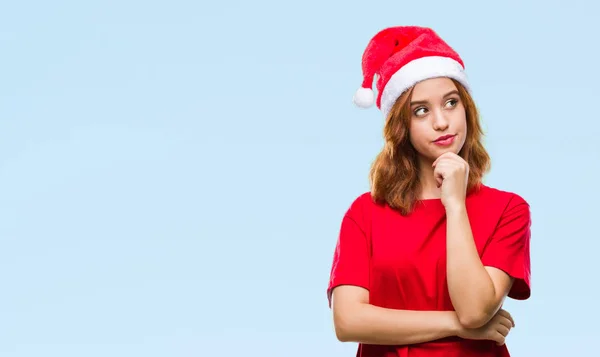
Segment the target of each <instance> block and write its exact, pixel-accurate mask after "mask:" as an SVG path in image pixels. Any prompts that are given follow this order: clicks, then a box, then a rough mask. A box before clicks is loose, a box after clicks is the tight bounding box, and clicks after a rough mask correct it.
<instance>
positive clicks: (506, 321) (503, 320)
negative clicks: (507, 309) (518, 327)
mask: <svg viewBox="0 0 600 357" xmlns="http://www.w3.org/2000/svg"><path fill="white" fill-rule="evenodd" d="M496 322H497V323H498V324H499V325H502V326H504V327H506V328H509V329H511V328H513V323H512V322H511V321H510V320H509V319H507V318H506V317H504V316H498V319H497V320H496Z"/></svg>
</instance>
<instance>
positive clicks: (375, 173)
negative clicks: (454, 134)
mask: <svg viewBox="0 0 600 357" xmlns="http://www.w3.org/2000/svg"><path fill="white" fill-rule="evenodd" d="M452 81H453V82H454V84H455V85H456V88H457V89H458V93H459V96H460V98H461V100H462V102H463V104H464V107H465V112H466V118H467V138H466V140H465V144H464V145H463V147H462V149H461V151H460V152H459V153H458V154H459V155H460V156H461V157H462V158H463V159H464V160H465V161H466V162H467V163H468V164H469V181H468V185H467V190H468V191H471V190H473V189H474V188H477V187H479V185H480V184H481V180H482V178H483V176H484V175H485V174H486V173H487V172H488V171H489V169H490V157H489V155H488V153H487V151H486V150H485V148H484V146H483V143H482V142H481V139H482V137H483V130H482V129H481V124H480V123H479V112H478V110H477V107H476V106H475V102H474V101H473V98H472V97H471V95H469V93H468V92H467V90H466V89H465V88H464V87H463V86H462V85H461V84H460V83H459V82H457V81H455V80H452ZM411 97H412V88H411V89H409V90H407V91H406V92H405V93H404V94H402V95H401V96H400V98H398V100H397V101H396V103H395V104H394V106H393V107H392V109H391V110H390V114H389V115H388V117H387V118H386V123H385V126H384V129H383V136H384V140H385V144H384V147H383V150H382V151H381V152H380V153H379V154H378V155H377V157H376V158H375V161H374V162H373V164H372V166H371V171H370V174H369V180H370V183H371V196H372V198H373V199H374V200H375V201H377V202H384V203H387V204H388V205H389V206H390V207H391V208H393V209H396V210H398V211H400V212H401V214H403V215H407V214H409V213H410V212H411V211H412V209H413V207H414V205H415V202H416V201H417V200H418V198H419V197H418V195H419V193H420V189H421V183H420V180H419V163H418V155H417V151H416V150H415V148H414V147H413V146H412V144H411V143H410V139H409V126H410V122H411V111H410V100H411Z"/></svg>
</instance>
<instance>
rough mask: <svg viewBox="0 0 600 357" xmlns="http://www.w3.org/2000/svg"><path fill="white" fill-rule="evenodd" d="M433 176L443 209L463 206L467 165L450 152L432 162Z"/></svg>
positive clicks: (465, 192)
mask: <svg viewBox="0 0 600 357" xmlns="http://www.w3.org/2000/svg"><path fill="white" fill-rule="evenodd" d="M433 175H434V177H435V180H436V182H437V186H438V187H440V186H441V188H442V203H443V204H444V207H446V209H448V208H449V207H456V205H458V206H460V205H464V204H465V198H466V194H467V184H468V182H469V164H468V163H467V162H466V161H465V160H464V159H463V158H462V157H460V156H458V155H456V154H455V153H452V152H447V153H444V154H442V155H440V156H439V157H438V158H437V159H436V160H435V161H434V162H433Z"/></svg>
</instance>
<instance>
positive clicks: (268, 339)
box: [0, 0, 600, 357]
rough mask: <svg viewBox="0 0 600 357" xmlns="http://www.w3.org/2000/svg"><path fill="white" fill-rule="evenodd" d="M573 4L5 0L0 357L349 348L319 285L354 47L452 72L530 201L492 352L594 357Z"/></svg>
mask: <svg viewBox="0 0 600 357" xmlns="http://www.w3.org/2000/svg"><path fill="white" fill-rule="evenodd" d="M599 11H600V8H599V7H598V3H597V2H594V1H591V0H589V1H578V0H571V1H551V0H544V1H493V2H475V1H450V2H448V1H411V2H405V1H402V2H401V1H360V2H359V1H344V2H342V1H337V2H336V1H324V2H320V1H315V0H305V1H300V2H286V1H261V0H258V1H222V2H217V1H211V2H207V1H204V0H201V1H191V0H188V1H184V0H171V1H131V0H119V1H116V0H112V1H111V0H103V1H75V0H72V1H66V0H58V1H39V0H38V1H10V2H9V1H3V2H2V3H1V4H0V46H1V47H0V48H1V49H2V50H1V52H2V54H1V55H0V287H1V288H0V289H1V293H0V356H3V357H41V356H43V357H55V356H56V357H80V356H85V357H96V356H98V357H100V356H101V357H105V356H112V357H119V356H128V357H130V356H145V357H154V356H169V357H183V356H241V355H244V356H261V357H262V356H265V357H266V356H288V357H300V356H353V355H354V353H355V349H356V345H355V344H352V343H345V344H344V343H340V342H338V341H337V340H336V338H335V335H334V333H333V327H332V322H331V312H330V310H329V308H328V306H327V300H326V294H325V289H326V286H327V281H328V278H329V269H330V266H331V259H332V254H333V249H334V245H335V241H336V239H337V233H338V229H339V225H340V222H341V217H342V215H343V213H344V212H345V210H346V209H347V207H348V205H349V204H350V203H351V202H352V200H354V198H355V197H357V196H358V195H359V194H361V193H362V192H365V191H367V190H368V180H367V174H368V170H369V166H370V164H371V162H372V160H373V159H374V158H375V156H376V155H377V153H378V152H379V150H380V149H381V148H382V145H383V141H382V125H383V118H382V117H381V115H380V112H379V111H378V110H376V109H375V108H371V109H368V110H362V109H359V108H356V107H355V106H354V105H353V104H352V101H351V99H352V95H353V94H354V91H355V90H356V89H357V88H358V87H359V86H360V84H361V80H362V77H361V71H360V59H361V56H362V52H363V50H364V48H365V46H366V44H367V42H368V40H369V39H370V38H371V37H372V36H373V35H374V34H375V33H376V32H377V31H379V30H380V29H382V28H384V27H387V26H396V25H421V26H431V27H433V28H434V29H435V30H436V31H437V32H438V33H439V34H440V35H441V36H442V37H443V38H444V39H445V40H446V41H447V42H448V43H449V44H450V45H451V46H453V47H454V48H455V49H456V50H457V51H458V52H459V53H460V54H461V56H462V57H463V59H464V60H465V63H466V66H467V71H468V74H469V78H470V80H471V83H472V87H473V90H474V97H475V100H476V101H477V104H478V106H479V108H480V110H481V113H482V120H483V124H484V129H485V132H486V137H485V145H486V147H487V149H488V150H489V152H490V154H491V156H492V159H493V161H492V167H493V168H492V171H491V173H490V174H489V175H488V176H487V177H486V181H485V183H486V184H488V185H490V186H493V187H497V188H500V189H503V190H509V191H513V192H516V193H518V194H520V195H522V196H523V197H524V198H525V199H526V200H527V201H528V202H529V203H530V205H531V211H532V215H533V226H532V234H533V237H532V239H533V240H532V264H533V268H532V269H533V270H532V273H533V295H532V297H531V299H530V300H528V301H525V302H516V301H508V302H507V303H506V307H507V309H508V310H509V311H510V312H512V314H513V315H514V317H515V320H516V324H517V326H516V327H515V329H513V330H512V332H511V334H510V336H509V338H508V342H507V343H508V346H509V349H510V350H511V352H512V354H513V356H548V357H550V356H564V355H567V354H568V355H573V356H595V355H596V353H597V351H594V350H593V349H592V348H593V347H595V346H596V345H597V321H598V318H599V317H600V316H599V313H598V311H597V309H596V306H597V301H598V285H597V284H598V278H597V273H598V250H599V248H600V243H599V240H598V239H599V237H598V233H597V232H598V230H597V225H598V222H599V220H598V212H599V210H598V201H599V200H600V194H599V190H598V179H599V174H598V172H599V171H598V165H599V164H600V148H599V147H598V145H599V144H598V135H600V116H599V114H598V113H599V107H598V103H599V102H598V85H599V82H600V73H599V67H598V57H599V56H598V55H599V53H598V46H597V43H598V42H597V41H598V39H597V35H598V33H600V22H599V21H598V13H599Z"/></svg>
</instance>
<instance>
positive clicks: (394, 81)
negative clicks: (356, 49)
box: [354, 26, 469, 118]
mask: <svg viewBox="0 0 600 357" xmlns="http://www.w3.org/2000/svg"><path fill="white" fill-rule="evenodd" d="M362 71H363V77H364V79H363V83H362V86H361V88H359V89H358V90H357V91H356V94H355V95H354V103H355V104H356V105H357V106H359V107H363V108H368V107H370V106H372V105H373V102H374V93H373V89H372V87H373V80H374V77H375V75H377V84H376V85H377V92H378V93H377V107H378V108H379V109H380V110H381V111H382V112H383V115H384V117H386V118H387V116H388V114H389V112H390V110H391V109H392V106H393V105H394V103H395V102H396V100H398V98H399V97H400V95H402V93H404V92H405V91H406V90H407V89H409V88H411V87H412V86H414V85H415V84H417V83H418V82H420V81H423V80H426V79H430V78H436V77H449V78H453V79H455V80H457V81H458V82H459V83H461V84H462V85H463V86H465V88H466V89H467V90H469V83H468V81H467V76H466V73H465V67H464V63H463V61H462V59H461V58H460V56H459V55H458V53H456V52H455V51H454V50H453V49H452V48H451V47H450V46H449V45H448V44H447V43H446V42H444V40H442V39H441V38H440V37H439V36H438V35H437V34H436V33H435V32H434V31H433V30H432V29H430V28H425V27H418V26H398V27H390V28H387V29H384V30H382V31H380V32H378V33H377V34H376V35H375V36H374V37H373V38H372V39H371V41H369V43H368V45H367V48H366V49H365V52H364V54H363V57H362Z"/></svg>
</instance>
